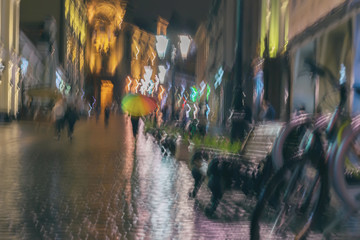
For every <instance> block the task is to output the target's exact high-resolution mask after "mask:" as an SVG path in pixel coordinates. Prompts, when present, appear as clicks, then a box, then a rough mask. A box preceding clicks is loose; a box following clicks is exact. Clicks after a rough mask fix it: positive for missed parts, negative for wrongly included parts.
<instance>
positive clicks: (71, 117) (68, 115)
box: [65, 106, 79, 140]
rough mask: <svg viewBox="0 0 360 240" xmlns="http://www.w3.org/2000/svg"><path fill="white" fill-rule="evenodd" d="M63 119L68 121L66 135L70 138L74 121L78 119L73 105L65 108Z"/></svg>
mask: <svg viewBox="0 0 360 240" xmlns="http://www.w3.org/2000/svg"><path fill="white" fill-rule="evenodd" d="M65 119H66V121H67V123H68V137H69V138H70V140H72V137H73V133H74V126H75V122H76V121H77V120H78V119H79V115H78V113H77V111H76V109H75V108H74V107H73V106H69V107H68V108H67V109H66V112H65Z"/></svg>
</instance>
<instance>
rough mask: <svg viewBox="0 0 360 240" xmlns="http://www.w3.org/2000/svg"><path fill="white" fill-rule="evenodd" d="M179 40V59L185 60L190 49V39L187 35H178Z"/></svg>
mask: <svg viewBox="0 0 360 240" xmlns="http://www.w3.org/2000/svg"><path fill="white" fill-rule="evenodd" d="M179 38H180V52H181V57H182V58H183V59H186V58H187V55H188V52H189V48H190V43H191V38H190V36H189V35H180V36H179Z"/></svg>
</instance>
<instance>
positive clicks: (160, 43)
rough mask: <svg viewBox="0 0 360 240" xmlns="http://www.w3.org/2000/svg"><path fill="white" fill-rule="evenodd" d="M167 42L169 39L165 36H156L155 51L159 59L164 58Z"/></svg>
mask: <svg viewBox="0 0 360 240" xmlns="http://www.w3.org/2000/svg"><path fill="white" fill-rule="evenodd" d="M168 42H169V39H167V37H166V36H164V35H157V36H156V51H157V53H158V56H159V58H160V59H164V58H165V54H166V48H167V45H168Z"/></svg>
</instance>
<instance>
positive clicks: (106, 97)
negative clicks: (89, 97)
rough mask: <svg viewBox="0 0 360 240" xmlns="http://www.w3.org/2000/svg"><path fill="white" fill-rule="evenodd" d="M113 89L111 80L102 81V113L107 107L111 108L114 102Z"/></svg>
mask: <svg viewBox="0 0 360 240" xmlns="http://www.w3.org/2000/svg"><path fill="white" fill-rule="evenodd" d="M113 88H114V85H113V84H112V82H111V81H109V80H101V111H103V110H104V109H105V107H106V106H111V104H112V102H113Z"/></svg>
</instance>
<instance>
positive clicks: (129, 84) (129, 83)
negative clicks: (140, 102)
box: [126, 76, 132, 92]
mask: <svg viewBox="0 0 360 240" xmlns="http://www.w3.org/2000/svg"><path fill="white" fill-rule="evenodd" d="M126 79H127V81H128V85H127V89H128V92H130V90H131V88H130V86H131V83H132V81H131V78H130V77H129V76H127V78H126Z"/></svg>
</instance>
